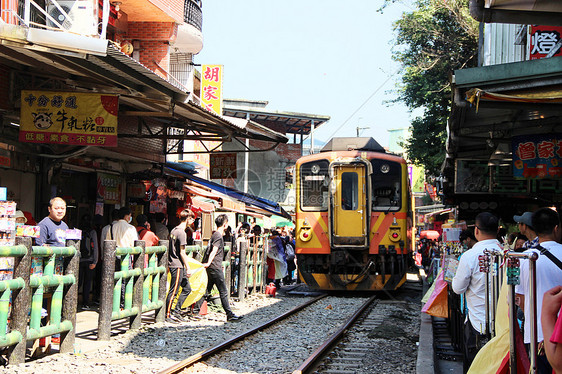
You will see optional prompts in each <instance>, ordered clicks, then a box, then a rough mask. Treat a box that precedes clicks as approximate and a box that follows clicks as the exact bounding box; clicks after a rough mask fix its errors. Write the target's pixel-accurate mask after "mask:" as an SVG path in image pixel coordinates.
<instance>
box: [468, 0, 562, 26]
mask: <svg viewBox="0 0 562 374" xmlns="http://www.w3.org/2000/svg"><path fill="white" fill-rule="evenodd" d="M469 9H470V14H471V16H472V17H473V18H474V19H475V20H477V21H479V22H485V23H515V24H524V25H530V24H536V25H553V26H562V2H561V1H559V0H470V4H469Z"/></svg>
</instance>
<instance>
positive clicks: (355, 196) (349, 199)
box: [341, 172, 359, 210]
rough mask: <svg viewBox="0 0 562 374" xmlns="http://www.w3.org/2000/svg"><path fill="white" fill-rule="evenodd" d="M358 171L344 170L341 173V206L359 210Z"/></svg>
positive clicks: (344, 208)
mask: <svg viewBox="0 0 562 374" xmlns="http://www.w3.org/2000/svg"><path fill="white" fill-rule="evenodd" d="M358 179H359V178H358V176H357V173H353V172H344V173H342V175H341V208H342V209H343V210H357V209H358V207H359V180H358Z"/></svg>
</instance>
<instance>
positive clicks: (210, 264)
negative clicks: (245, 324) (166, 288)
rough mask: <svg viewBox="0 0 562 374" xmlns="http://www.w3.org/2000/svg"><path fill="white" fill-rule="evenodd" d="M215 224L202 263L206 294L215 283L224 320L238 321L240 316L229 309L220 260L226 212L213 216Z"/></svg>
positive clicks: (226, 218)
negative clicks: (204, 260)
mask: <svg viewBox="0 0 562 374" xmlns="http://www.w3.org/2000/svg"><path fill="white" fill-rule="evenodd" d="M215 224H216V225H217V231H215V232H214V233H213V235H212V236H211V240H210V241H209V248H208V249H207V251H210V253H209V256H208V259H207V261H206V262H205V263H204V264H203V266H204V267H205V268H207V278H208V283H207V294H210V293H211V290H212V289H213V286H214V285H216V286H217V289H218V290H219V295H220V298H221V304H222V308H223V309H224V312H225V313H226V320H227V321H238V320H239V319H241V318H242V317H239V316H237V315H236V314H234V312H232V310H231V309H230V305H229V303H228V288H227V287H226V282H225V281H224V274H223V270H222V261H223V259H224V240H223V235H224V231H225V230H226V227H227V226H228V217H227V216H226V214H220V215H219V216H218V217H217V218H215ZM205 257H207V256H205Z"/></svg>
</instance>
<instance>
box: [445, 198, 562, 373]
mask: <svg viewBox="0 0 562 374" xmlns="http://www.w3.org/2000/svg"><path fill="white" fill-rule="evenodd" d="M513 218H514V220H515V222H516V223H517V225H518V229H519V232H517V233H513V234H512V235H509V236H507V242H508V243H507V244H509V248H510V249H514V250H515V251H518V252H526V253H530V252H535V253H537V255H538V259H537V261H536V305H537V336H536V343H537V345H538V347H539V349H538V356H537V362H536V365H537V372H538V373H548V374H550V373H552V372H553V370H554V371H555V372H556V373H562V317H560V316H558V314H559V312H560V311H561V308H562V262H561V261H562V244H561V242H562V227H561V224H560V217H559V214H558V213H557V212H556V211H555V210H553V209H550V208H541V209H538V210H537V211H535V212H525V213H524V214H522V215H520V216H519V215H516V216H514V217H513ZM499 229H500V228H499V220H498V218H497V217H496V216H494V215H493V214H491V213H487V212H486V213H480V214H479V215H478V216H476V220H475V225H474V227H473V228H472V229H468V230H464V231H463V232H462V233H461V237H460V239H461V240H462V242H463V244H465V248H466V251H465V252H464V253H463V254H462V255H461V256H460V259H459V263H458V267H457V271H456V273H455V275H454V277H453V280H452V284H451V286H452V290H453V291H454V292H455V293H457V294H464V299H465V303H466V308H467V313H466V320H465V324H464V352H463V353H464V360H463V363H464V371H465V372H468V370H469V368H470V365H471V363H472V362H473V360H474V358H475V356H476V354H477V353H478V351H479V350H480V349H481V348H482V347H483V346H484V345H485V344H486V342H487V341H488V336H487V335H486V331H487V330H486V327H487V326H486V313H487V310H486V297H489V294H487V293H486V276H487V274H486V273H484V272H482V271H481V270H482V269H481V266H480V265H481V264H480V263H479V261H480V256H482V255H483V254H484V251H485V250H490V251H494V250H495V251H503V248H504V246H503V243H500V241H499V240H498V232H499ZM504 237H505V236H504V235H501V238H502V239H503V238H504ZM528 261H530V260H522V261H521V263H520V283H519V285H517V286H516V288H515V292H516V296H517V298H516V300H517V304H518V307H519V308H520V312H521V314H522V317H523V318H522V319H523V323H522V325H521V328H522V330H523V340H524V343H525V345H526V347H527V350H529V347H530V343H531V334H530V331H531V323H532V322H533V321H532V318H531V314H530V313H531V312H530V309H531V306H530V303H529V300H530V293H531V292H532V290H530V286H529V284H530V283H529V264H528ZM515 328H517V326H515Z"/></svg>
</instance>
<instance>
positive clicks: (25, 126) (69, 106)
mask: <svg viewBox="0 0 562 374" xmlns="http://www.w3.org/2000/svg"><path fill="white" fill-rule="evenodd" d="M118 107H119V98H118V96H115V95H100V94H90V93H81V92H50V91H22V92H21V122H20V132H19V140H20V141H21V142H28V143H46V144H66V145H87V146H97V147H116V146H117V111H118Z"/></svg>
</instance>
